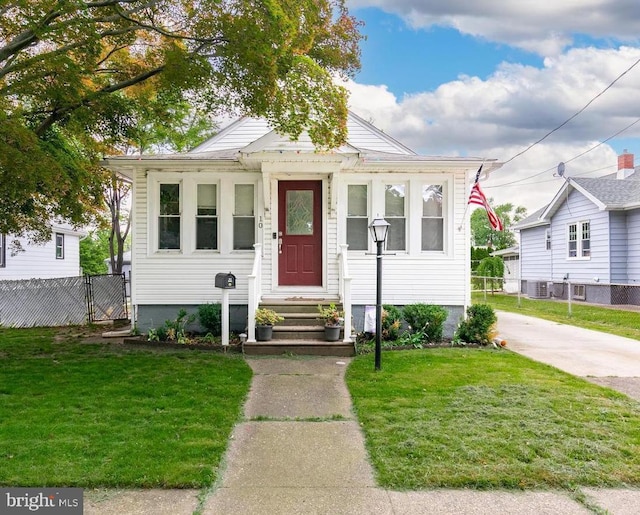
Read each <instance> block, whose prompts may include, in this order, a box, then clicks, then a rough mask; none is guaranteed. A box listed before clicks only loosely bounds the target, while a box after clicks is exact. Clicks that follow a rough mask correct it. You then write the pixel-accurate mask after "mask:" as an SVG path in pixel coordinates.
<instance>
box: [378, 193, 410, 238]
mask: <svg viewBox="0 0 640 515" xmlns="http://www.w3.org/2000/svg"><path fill="white" fill-rule="evenodd" d="M405 198H406V197H405V185H404V184H387V185H386V186H385V191H384V218H385V220H386V221H387V222H389V232H388V233H387V249H389V250H406V248H407V244H406V218H405V210H406V207H405Z"/></svg>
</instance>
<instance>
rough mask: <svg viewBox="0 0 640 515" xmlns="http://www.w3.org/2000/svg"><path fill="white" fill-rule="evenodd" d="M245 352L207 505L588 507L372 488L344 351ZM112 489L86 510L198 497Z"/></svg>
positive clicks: (601, 495) (329, 509) (560, 500)
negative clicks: (241, 386)
mask: <svg viewBox="0 0 640 515" xmlns="http://www.w3.org/2000/svg"><path fill="white" fill-rule="evenodd" d="M247 361H248V363H249V365H250V366H251V368H252V369H253V371H254V374H255V375H254V378H253V382H252V387H251V391H250V394H249V399H248V401H247V404H246V406H245V420H244V422H242V423H240V424H239V425H238V426H237V427H236V428H235V430H234V432H233V435H232V438H231V442H230V446H229V450H228V452H227V456H226V469H225V470H224V471H223V479H222V481H221V484H220V485H216V486H217V488H216V489H214V491H213V492H212V493H210V495H208V497H206V496H205V499H204V500H203V501H202V503H201V504H200V508H201V513H203V514H204V515H227V514H233V515H235V514H238V515H240V514H242V515H253V514H256V515H257V514H260V515H271V514H273V515H279V514H331V515H334V514H354V515H356V514H358V515H360V514H368V513H376V514H380V515H387V514H388V515H392V514H394V515H396V514H407V515H426V514H456V515H484V514H486V515H489V514H491V515H496V514H498V515H500V514H518V515H529V514H531V515H534V514H535V515H541V514H549V515H551V514H553V515H557V514H559V513H562V514H566V515H573V514H589V513H592V512H591V511H589V510H587V509H586V508H585V507H584V506H582V505H581V504H579V503H577V502H575V501H574V500H572V499H571V498H570V497H569V496H568V495H567V494H566V493H565V492H552V491H544V492H531V491H527V492H513V491H489V492H478V491H474V490H429V491H423V492H394V491H388V490H384V489H381V488H377V487H376V484H375V480H374V475H373V470H372V468H371V466H370V464H369V462H368V460H367V453H366V451H365V447H364V439H363V435H362V433H361V430H360V427H359V424H358V422H357V421H356V420H355V418H354V416H353V414H352V412H351V399H350V397H349V394H348V391H347V388H346V385H345V382H344V373H345V370H346V367H347V365H348V363H349V359H348V358H331V357H322V358H311V357H298V358H274V357H269V358H254V359H248V360H247ZM584 491H585V492H587V494H588V495H589V497H590V498H591V500H592V501H593V502H594V503H595V504H597V505H598V506H600V507H602V508H604V509H607V510H609V513H611V514H615V515H626V514H629V515H631V514H635V513H637V512H638V506H640V491H638V490H589V491H587V490H586V489H584ZM110 494H111V497H110V498H109V499H107V500H104V501H103V502H94V501H92V500H91V499H89V500H88V501H87V500H85V514H91V513H96V514H111V513H113V514H116V513H117V514H144V515H146V514H154V515H161V514H167V515H178V514H182V513H184V514H188V513H191V512H192V511H193V510H195V509H196V508H197V507H198V505H199V503H198V498H197V496H198V492H195V491H175V490H167V491H161V490H154V491H143V492H139V493H137V492H111V493H110ZM94 495H97V494H95V492H92V493H90V494H89V495H85V497H89V498H91V497H92V496H94Z"/></svg>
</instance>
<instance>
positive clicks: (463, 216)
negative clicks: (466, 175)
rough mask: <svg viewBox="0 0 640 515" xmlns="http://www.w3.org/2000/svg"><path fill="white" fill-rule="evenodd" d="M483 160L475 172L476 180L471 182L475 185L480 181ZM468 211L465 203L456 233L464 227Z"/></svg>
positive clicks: (467, 204) (467, 205)
mask: <svg viewBox="0 0 640 515" xmlns="http://www.w3.org/2000/svg"><path fill="white" fill-rule="evenodd" d="M484 163H485V160H484V159H483V160H482V163H481V164H480V168H478V171H477V172H476V178H475V180H474V181H473V183H474V184H475V183H476V182H478V181H479V180H480V172H482V167H483V166H484ZM468 210H469V202H467V203H466V204H465V206H464V213H462V221H461V222H460V225H459V226H458V232H460V231H461V230H462V226H463V225H464V221H465V219H466V218H467V211H468Z"/></svg>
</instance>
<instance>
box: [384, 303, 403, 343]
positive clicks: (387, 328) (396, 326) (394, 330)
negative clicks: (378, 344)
mask: <svg viewBox="0 0 640 515" xmlns="http://www.w3.org/2000/svg"><path fill="white" fill-rule="evenodd" d="M401 323H402V310H401V309H400V308H398V307H396V306H394V305H392V304H385V305H383V306H382V326H381V327H382V332H381V333H380V337H381V338H382V339H383V340H397V339H398V336H399V335H400V324H401Z"/></svg>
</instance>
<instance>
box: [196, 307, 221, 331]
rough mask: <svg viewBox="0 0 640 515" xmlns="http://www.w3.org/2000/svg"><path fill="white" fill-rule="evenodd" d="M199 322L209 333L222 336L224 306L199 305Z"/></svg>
mask: <svg viewBox="0 0 640 515" xmlns="http://www.w3.org/2000/svg"><path fill="white" fill-rule="evenodd" d="M198 320H199V321H200V325H201V326H202V327H204V329H205V330H206V331H207V333H211V334H212V335H213V336H220V334H221V333H222V306H221V305H220V304H201V305H199V306H198Z"/></svg>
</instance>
